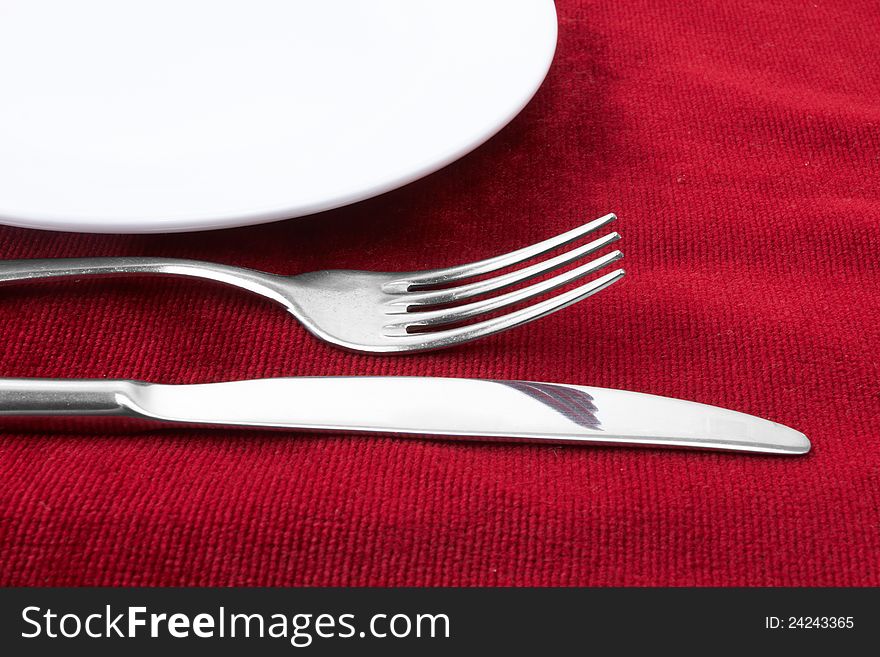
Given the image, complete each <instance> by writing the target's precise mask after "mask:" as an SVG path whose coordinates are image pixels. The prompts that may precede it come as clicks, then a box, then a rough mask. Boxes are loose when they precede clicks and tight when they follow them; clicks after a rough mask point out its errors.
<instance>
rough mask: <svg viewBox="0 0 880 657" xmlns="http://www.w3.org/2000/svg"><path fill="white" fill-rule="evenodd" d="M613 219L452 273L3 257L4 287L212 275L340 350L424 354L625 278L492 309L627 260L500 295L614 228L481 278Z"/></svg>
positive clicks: (603, 262)
mask: <svg viewBox="0 0 880 657" xmlns="http://www.w3.org/2000/svg"><path fill="white" fill-rule="evenodd" d="M615 218H616V217H615V216H614V215H613V214H608V215H606V216H604V217H602V218H600V219H597V220H595V221H592V222H590V223H588V224H585V225H583V226H580V227H579V228H575V229H574V230H570V231H568V232H566V233H563V234H561V235H557V236H556V237H553V238H550V239H548V240H545V241H543V242H539V243H537V244H533V245H532V246H527V247H525V248H523V249H519V250H517V251H513V252H511V253H507V254H504V255H500V256H497V257H494V258H490V259H488V260H481V261H479V262H471V263H467V264H463V265H458V266H455V267H448V268H445V269H433V270H426V271H414V272H386V273H380V272H369V271H348V270H327V271H315V272H309V273H304V274H297V275H295V276H280V275H277V274H267V273H264V272H260V271H255V270H252V269H244V268H241V267H232V266H229V265H221V264H215V263H210V262H201V261H197V260H180V259H174V258H56V259H49V260H7V261H0V283H11V282H16V281H31V280H37V279H44V278H58V277H81V276H95V275H98V276H115V275H133V274H164V275H171V276H186V277H192V278H201V279H208V280H211V281H216V282H218V283H225V284H227V285H233V286H236V287H239V288H242V289H245V290H248V291H249V292H253V293H255V294H259V295H262V296H264V297H267V298H269V299H271V300H273V301H276V302H278V303H280V304H281V305H282V306H284V307H285V308H287V310H288V311H290V313H291V314H293V316H294V317H296V318H297V319H298V320H299V321H300V322H301V323H302V324H303V326H305V327H306V329H308V330H309V331H310V332H311V333H312V334H314V335H315V336H317V337H319V338H321V339H322V340H325V341H327V342H330V343H332V344H334V345H337V346H339V347H343V348H346V349H350V350H353V351H361V352H369V353H388V354H392V353H404V352H415V351H427V350H431V349H440V348H443V347H449V346H452V345H456V344H459V343H462V342H468V341H470V340H475V339H477V338H481V337H484V336H487V335H492V334H494V333H500V332H501V331H506V330H507V329H510V328H513V327H515V326H519V325H521V324H525V323H526V322H530V321H532V320H535V319H538V318H539V317H543V316H545V315H549V314H550V313H553V312H556V311H557V310H561V309H562V308H565V307H566V306H569V305H571V304H573V303H576V302H578V301H580V300H582V299H585V298H587V297H589V296H591V295H593V294H595V293H596V292H599V291H601V290H603V289H605V288H606V287H608V286H609V285H611V284H612V283H614V282H615V281H617V280H619V279H620V278H621V277H622V276H623V274H624V272H623V270H622V269H616V270H614V271H612V272H610V273H608V274H605V275H603V276H600V277H598V278H594V279H592V280H590V281H589V282H587V283H583V284H581V285H579V286H578V287H575V288H574V289H571V290H567V291H565V292H562V293H560V294H556V295H554V296H551V297H549V298H546V299H543V300H539V301H536V302H533V303H530V304H528V305H525V306H523V307H518V308H517V309H515V310H512V311H510V312H506V313H503V314H495V313H497V312H498V311H501V310H503V309H505V308H510V307H511V306H517V305H520V304H525V303H526V302H529V301H530V300H533V299H535V298H536V297H540V296H542V295H545V294H547V293H549V292H551V291H553V290H555V289H557V288H559V287H562V286H564V285H566V284H568V283H572V282H574V281H577V280H580V279H582V278H584V277H586V276H589V275H590V274H594V273H596V272H598V271H599V270H601V269H603V268H605V267H607V266H608V265H610V264H611V263H613V262H615V261H616V260H618V259H620V258H621V257H622V256H623V254H622V253H621V252H620V251H612V252H610V253H607V254H605V255H603V256H600V257H598V258H595V259H593V260H590V261H589V262H586V263H584V264H580V265H579V266H577V267H575V268H574V269H570V270H568V271H565V272H563V273H561V274H558V275H556V276H553V277H552V278H548V279H545V280H541V281H540V282H538V283H534V284H532V285H529V286H527V287H521V288H519V289H516V290H513V291H510V292H506V293H503V294H495V293H496V292H498V291H499V290H504V289H506V288H510V287H513V286H514V285H517V284H520V283H524V282H526V281H529V280H531V279H533V278H537V277H540V276H543V275H544V274H548V273H550V272H553V271H555V270H557V269H559V268H561V267H564V266H565V265H568V264H572V263H576V262H580V261H581V260H584V259H585V258H586V257H587V256H589V255H591V254H593V253H595V252H597V251H599V250H601V249H603V248H604V247H606V246H608V245H609V244H612V243H613V242H615V241H617V240H618V239H619V238H620V236H619V235H618V234H617V233H613V232H612V233H608V234H606V235H603V236H602V237H599V238H597V239H594V240H592V241H590V242H587V243H586V244H582V245H580V246H577V247H575V248H572V249H570V250H568V251H566V252H564V253H562V254H560V255H557V256H554V257H551V258H546V259H543V260H539V261H538V262H536V263H534V264H530V265H527V266H524V267H522V268H520V269H516V270H514V271H512V272H507V273H501V274H498V275H495V276H492V277H489V278H480V277H481V276H484V275H486V274H493V273H495V272H499V271H500V270H503V269H506V268H509V267H512V266H515V265H520V264H523V263H526V262H527V261H529V260H532V259H535V258H538V257H539V256H541V255H544V254H546V253H547V252H549V251H552V250H554V249H557V248H559V247H562V246H565V245H567V244H570V243H572V242H575V241H577V240H579V239H581V238H583V237H585V236H587V235H589V234H591V233H593V232H595V231H597V230H599V229H600V228H603V227H605V226H606V225H608V224H609V223H610V222H611V221H613V220H614V219H615ZM463 302H464V303H463Z"/></svg>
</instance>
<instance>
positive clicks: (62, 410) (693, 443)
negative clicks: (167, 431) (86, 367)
mask: <svg viewBox="0 0 880 657" xmlns="http://www.w3.org/2000/svg"><path fill="white" fill-rule="evenodd" d="M12 416H18V417H20V416H30V417H37V416H44V417H47V416H91V417H96V416H122V417H130V418H140V419H143V420H149V421H154V422H160V423H168V424H181V425H196V426H246V427H275V428H286V429H310V430H322V431H346V432H347V431H353V432H371V433H381V434H401V435H408V436H444V437H448V438H461V439H484V440H488V439H504V440H508V441H510V440H514V441H528V442H550V443H559V444H566V445H590V444H595V445H629V446H654V447H677V448H698V449H717V450H729V451H740V452H758V453H766V454H805V453H807V452H808V451H809V450H810V441H809V440H808V439H807V437H806V436H805V435H804V434H802V433H801V432H799V431H797V430H795V429H791V428H789V427H786V426H783V425H781V424H777V423H775V422H771V421H769V420H764V419H761V418H758V417H755V416H753V415H747V414H745V413H739V412H737V411H731V410H727V409H723V408H719V407H716V406H708V405H705V404H699V403H695V402H690V401H684V400H680V399H671V398H668V397H659V396H656V395H649V394H644V393H638V392H627V391H623V390H611V389H607V388H594V387H588V386H579V385H569V384H562V383H540V382H532V381H502V380H483V379H456V378H431V377H366V376H365V377H297V378H276V379H254V380H245V381H228V382H221V383H202V384H185V385H166V384H155V383H145V382H142V381H126V380H88V379H80V380H75V379H74V380H63V379H62V380H59V379H0V418H8V417H12Z"/></svg>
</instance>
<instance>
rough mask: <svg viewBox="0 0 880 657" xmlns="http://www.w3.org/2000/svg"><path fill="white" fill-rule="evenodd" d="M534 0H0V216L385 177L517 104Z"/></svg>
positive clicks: (542, 68)
mask: <svg viewBox="0 0 880 657" xmlns="http://www.w3.org/2000/svg"><path fill="white" fill-rule="evenodd" d="M555 46H556V12H555V8H554V5H553V2H552V0H332V1H331V0H152V1H151V2H135V1H134V0H77V1H76V2H71V1H70V0H0V222H2V223H7V224H13V225H17V226H28V227H36V228H49V229H54V230H71V231H92V232H114V233H116V232H119V233H136V232H170V231H184V230H199V229H208V228H222V227H226V226H237V225H242V224H250V223H259V222H265V221H272V220H275V219H283V218H287V217H294V216H300V215H304V214H310V213H313V212H318V211H320V210H326V209H329V208H333V207H337V206H340V205H344V204H347V203H351V202H354V201H358V200H361V199H364V198H367V197H370V196H374V195H376V194H380V193H382V192H385V191H388V190H390V189H393V188H395V187H399V186H400V185H403V184H405V183H407V182H410V181H412V180H415V179H416V178H419V177H421V176H424V175H426V174H428V173H430V172H432V171H435V170H437V169H439V168H440V167H442V166H444V165H445V164H448V163H449V162H451V161H452V160H454V159H456V158H458V157H460V156H462V155H464V154H465V153H466V152H468V151H470V150H472V149H473V148H475V147H476V146H478V145H479V144H481V143H482V142H483V141H485V140H486V139H488V138H489V137H490V136H492V135H493V134H494V133H495V132H497V131H498V130H499V129H500V128H501V127H502V126H504V125H505V124H506V123H507V122H508V121H510V119H512V118H513V117H514V116H515V115H516V114H517V113H518V112H519V111H520V110H521V109H522V107H523V106H524V105H525V104H526V103H527V102H528V101H529V99H530V98H531V97H532V95H533V94H534V92H535V91H536V90H537V88H538V86H539V85H540V84H541V81H542V80H543V79H544V76H545V75H546V72H547V69H548V68H549V66H550V61H551V60H552V58H553V52H554V49H555Z"/></svg>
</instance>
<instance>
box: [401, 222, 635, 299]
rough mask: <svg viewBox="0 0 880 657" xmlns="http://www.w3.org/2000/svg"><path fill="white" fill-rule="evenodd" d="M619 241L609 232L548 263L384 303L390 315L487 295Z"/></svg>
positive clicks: (412, 294)
mask: <svg viewBox="0 0 880 657" xmlns="http://www.w3.org/2000/svg"><path fill="white" fill-rule="evenodd" d="M619 239H620V235H619V234H617V233H609V234H608V235H605V236H604V237H600V238H599V239H597V240H593V241H592V242H590V243H588V244H584V245H582V246H579V247H577V248H576V249H572V250H571V251H566V252H565V253H563V254H561V255H558V256H556V257H554V258H550V259H549V260H544V261H542V262H538V263H536V264H534V265H531V266H529V267H524V268H522V269H517V270H516V271H512V272H510V273H507V274H502V275H501V276H495V277H493V278H487V279H486V280H482V281H476V282H475V283H468V284H466V285H460V286H458V287H453V288H446V289H443V290H430V291H427V292H407V293H406V294H402V295H401V296H400V297H399V298H396V299H394V300H392V301H390V302H388V305H389V306H392V307H395V308H396V310H394V311H392V312H398V313H405V312H407V311H408V309H410V308H412V307H413V306H428V305H429V306H436V305H439V304H443V303H451V302H453V301H461V300H463V299H469V298H471V297H474V296H477V295H480V294H486V293H487V292H494V291H495V290H500V289H503V288H505V287H510V286H511V285H515V284H516V283H521V282H524V281H527V280H529V279H532V278H535V277H537V276H540V275H541V274H546V273H548V272H551V271H553V270H554V269H559V268H560V267H562V266H564V265H567V264H569V263H570V262H574V261H575V260H578V259H580V258H582V257H584V256H587V255H590V254H591V253H594V252H596V251H598V250H600V249H603V248H605V247H606V246H608V245H609V244H612V243H613V242H616V241H617V240H619Z"/></svg>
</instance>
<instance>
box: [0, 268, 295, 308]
mask: <svg viewBox="0 0 880 657" xmlns="http://www.w3.org/2000/svg"><path fill="white" fill-rule="evenodd" d="M138 274H146V275H155V274H158V275H168V276H184V277H188V278H201V279H207V280H211V281H216V282H218V283H225V284H227V285H233V286H235V287H240V288H243V289H245V290H249V291H251V292H256V293H257V294H261V295H263V296H267V297H269V298H271V299H274V300H276V301H278V302H279V303H284V299H283V298H282V297H281V296H280V295H279V294H278V292H277V289H278V285H277V281H278V280H279V279H281V278H282V277H280V276H276V275H274V274H266V273H264V272H260V271H255V270H253V269H245V268H244V267H233V266H230V265H220V264H216V263H213V262H204V261H201V260H184V259H180V258H137V257H121V258H47V259H41V260H2V261H0V284H3V283H15V282H23V281H35V280H40V279H44V278H70V277H80V276H129V275H138Z"/></svg>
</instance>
